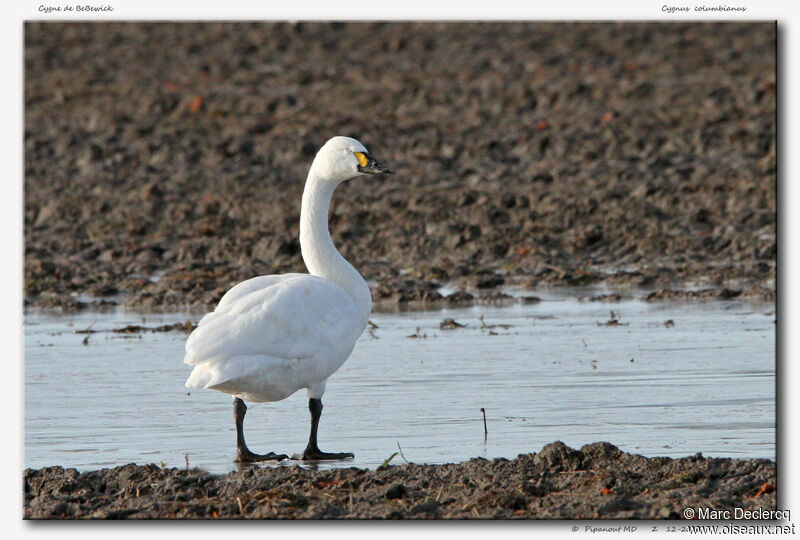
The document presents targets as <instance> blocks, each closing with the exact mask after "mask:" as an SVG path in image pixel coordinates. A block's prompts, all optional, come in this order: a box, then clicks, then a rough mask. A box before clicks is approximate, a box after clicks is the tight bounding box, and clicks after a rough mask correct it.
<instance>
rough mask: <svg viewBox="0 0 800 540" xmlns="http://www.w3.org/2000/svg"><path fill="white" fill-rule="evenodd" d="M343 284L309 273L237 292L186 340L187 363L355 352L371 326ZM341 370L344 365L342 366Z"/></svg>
mask: <svg viewBox="0 0 800 540" xmlns="http://www.w3.org/2000/svg"><path fill="white" fill-rule="evenodd" d="M362 320H363V316H362V315H361V314H360V313H358V309H357V308H356V306H355V304H354V302H353V301H352V299H351V298H350V297H349V296H348V295H347V293H346V292H345V291H344V290H343V289H342V288H341V287H339V286H338V285H336V284H334V283H331V282H329V281H326V280H324V279H321V278H318V277H316V276H311V275H309V274H286V275H279V276H261V277H258V278H254V279H250V280H247V281H244V282H242V283H240V284H239V285H236V286H235V287H233V288H232V289H231V290H230V291H228V293H226V294H225V296H224V297H223V298H222V300H221V301H220V303H219V305H218V306H217V309H216V310H215V311H213V312H211V313H209V314H208V315H206V316H205V317H203V318H202V319H201V320H200V323H199V324H198V327H197V328H196V329H195V330H194V332H192V334H191V335H190V336H189V339H188V340H187V341H186V356H185V358H184V362H185V363H186V364H189V365H192V366H197V365H200V364H203V363H206V362H211V361H214V363H215V364H218V363H219V362H220V361H224V360H225V359H233V358H241V357H247V356H269V357H270V358H272V359H273V361H280V360H281V359H283V360H286V361H296V360H298V359H304V358H311V357H314V356H317V355H321V356H324V355H329V356H334V357H338V356H341V355H342V354H346V356H345V357H344V358H342V359H341V361H344V360H345V359H346V357H347V356H349V354H350V352H351V351H352V348H353V346H354V345H355V341H356V340H357V339H358V337H359V336H360V335H361V332H362V331H363V330H364V326H365V325H366V321H364V322H363V323H362ZM337 367H338V366H337Z"/></svg>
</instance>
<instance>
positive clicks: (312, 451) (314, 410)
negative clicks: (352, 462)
mask: <svg viewBox="0 0 800 540" xmlns="http://www.w3.org/2000/svg"><path fill="white" fill-rule="evenodd" d="M308 410H309V411H311V435H310V436H309V438H308V446H307V447H306V451H305V452H303V459H305V460H317V459H346V458H352V457H353V454H351V453H350V452H333V453H331V452H323V451H322V450H320V449H319V447H318V446H317V428H318V427H319V417H320V416H322V400H321V399H316V398H311V399H309V400H308Z"/></svg>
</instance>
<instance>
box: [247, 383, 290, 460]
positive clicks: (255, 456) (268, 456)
mask: <svg viewBox="0 0 800 540" xmlns="http://www.w3.org/2000/svg"><path fill="white" fill-rule="evenodd" d="M245 413H247V405H245V404H244V401H242V400H241V399H240V398H238V397H237V398H233V419H234V420H235V421H236V461H237V462H239V463H250V462H253V461H281V460H284V459H289V456H287V455H286V454H276V453H274V452H269V453H267V454H254V453H253V452H251V451H250V449H249V448H247V444H246V443H245V442H244V415H245Z"/></svg>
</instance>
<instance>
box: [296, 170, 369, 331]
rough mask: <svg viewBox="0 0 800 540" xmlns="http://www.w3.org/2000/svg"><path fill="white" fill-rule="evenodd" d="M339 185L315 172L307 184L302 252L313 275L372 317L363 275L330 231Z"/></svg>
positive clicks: (309, 177)
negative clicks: (341, 289) (346, 255)
mask: <svg viewBox="0 0 800 540" xmlns="http://www.w3.org/2000/svg"><path fill="white" fill-rule="evenodd" d="M335 189H336V185H335V184H334V183H333V182H328V181H325V180H324V179H322V178H320V177H319V176H318V175H317V174H315V172H314V168H313V166H312V169H311V172H310V173H309V175H308V180H306V185H305V189H304V190H303V202H302V207H301V209H300V251H301V253H302V256H303V261H304V262H305V264H306V267H307V268H308V272H309V273H310V274H311V275H314V276H318V277H321V278H323V279H325V280H327V281H330V282H332V283H335V284H336V285H339V286H340V287H342V288H343V289H344V290H345V292H346V293H347V294H348V295H349V296H350V298H352V299H353V301H354V302H355V304H356V305H357V306H358V307H359V308H361V309H362V311H364V312H365V314H364V317H365V321H364V324H366V318H368V317H369V313H370V311H371V310H372V297H371V295H370V292H369V286H368V285H367V283H366V282H365V281H364V278H362V277H361V274H359V273H358V271H357V270H356V269H355V268H353V266H352V265H351V264H350V263H349V262H347V260H346V259H345V258H344V257H343V256H342V255H341V254H340V253H339V251H338V250H337V249H336V246H334V244H333V240H332V239H331V235H330V231H329V229H328V212H329V210H330V205H331V199H332V198H333V192H334V190H335Z"/></svg>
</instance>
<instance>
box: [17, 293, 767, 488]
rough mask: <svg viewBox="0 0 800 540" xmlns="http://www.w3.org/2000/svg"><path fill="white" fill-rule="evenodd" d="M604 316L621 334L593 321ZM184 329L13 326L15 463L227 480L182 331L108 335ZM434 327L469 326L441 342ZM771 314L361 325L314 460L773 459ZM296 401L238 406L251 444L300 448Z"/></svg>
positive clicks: (571, 308)
mask: <svg viewBox="0 0 800 540" xmlns="http://www.w3.org/2000/svg"><path fill="white" fill-rule="evenodd" d="M610 310H613V311H614V312H615V313H616V315H617V316H618V317H619V322H620V324H619V325H617V326H601V325H598V322H600V323H602V322H606V321H608V320H609V315H610V314H609V311H610ZM481 315H483V316H484V319H483V324H482V323H481V321H480V320H479V317H480V316H481ZM198 318H199V317H198V315H196V314H194V315H189V314H180V313H177V314H175V313H173V314H161V315H142V314H136V313H126V312H123V311H119V312H111V313H96V312H94V313H80V314H75V315H68V316H54V315H48V314H44V313H29V314H26V316H25V324H24V331H25V467H33V468H39V467H43V466H47V465H63V466H67V467H76V468H78V469H80V470H91V469H98V468H102V467H111V466H117V465H122V464H125V463H130V462H135V463H140V464H144V463H157V464H159V463H163V464H164V465H166V466H171V467H184V466H185V465H186V461H187V459H188V462H189V464H190V465H191V466H199V467H202V468H205V469H207V470H209V471H211V472H218V473H222V472H227V471H229V470H232V469H233V468H234V464H233V462H232V459H233V457H234V454H235V430H234V425H233V417H232V405H231V399H232V398H231V397H230V396H228V395H225V394H221V393H218V392H215V391H211V390H202V391H198V390H193V391H191V393H189V392H188V391H187V389H186V388H184V386H183V383H184V380H185V379H186V377H187V376H188V374H189V371H190V370H189V368H188V366H185V365H183V364H182V359H183V344H184V341H185V339H186V335H185V334H183V333H180V332H167V333H142V334H134V335H125V334H116V333H111V332H108V330H111V329H113V328H119V327H123V326H126V325H129V324H143V325H146V326H158V325H161V324H166V323H173V322H183V321H185V320H187V319H191V320H193V321H196V320H197V319H198ZM444 318H453V319H455V320H456V321H457V322H459V323H462V324H465V325H466V327H464V328H458V329H455V330H442V329H440V328H439V323H440V322H441V321H442V320H443V319H444ZM774 319H775V314H774V305H773V304H772V303H747V302H716V301H707V302H695V303H654V304H648V303H645V302H640V301H628V302H621V303H595V302H587V303H581V302H577V301H574V300H570V299H564V298H561V297H559V296H558V295H555V296H552V297H550V298H548V299H546V300H545V301H543V302H541V303H539V304H535V305H514V306H511V307H487V306H475V307H469V308H461V309H448V310H442V311H428V312H424V311H423V312H421V311H417V312H401V313H374V314H373V316H372V318H371V320H372V321H373V322H374V323H375V324H377V325H378V328H376V329H374V330H372V332H371V333H370V332H365V334H364V335H363V336H362V337H361V340H360V342H359V343H358V344H357V346H356V349H355V352H354V353H353V355H352V357H351V358H350V359H349V360H348V361H347V362H346V363H345V365H344V366H343V367H342V368H341V369H340V370H339V372H337V373H336V374H335V375H334V376H333V377H332V378H331V379H330V380H329V381H328V386H327V391H326V393H325V397H324V399H323V401H324V404H325V411H324V413H323V415H322V421H321V424H320V447H321V448H322V449H323V450H327V451H352V452H354V453H355V459H354V460H348V461H344V462H334V463H327V464H325V465H323V466H325V467H330V466H360V467H372V468H374V467H376V466H378V465H380V464H381V463H383V461H384V460H385V459H386V458H388V457H389V456H390V455H392V454H393V453H394V452H396V451H397V450H398V444H399V446H400V447H401V448H402V451H403V454H404V456H405V457H406V458H407V459H408V460H409V461H413V462H417V463H446V462H458V461H463V460H465V459H468V458H471V457H475V456H483V457H486V458H493V457H507V458H513V457H515V456H516V455H517V454H520V453H527V452H532V451H538V450H539V449H540V448H541V447H542V446H543V445H544V444H546V443H549V442H552V441H555V440H562V441H564V442H565V443H566V444H568V445H570V446H573V447H580V446H581V445H583V444H586V443H591V442H595V441H600V440H603V441H609V442H611V443H613V444H615V445H617V446H619V447H620V448H621V449H623V450H625V451H628V452H632V453H639V454H643V455H647V456H673V457H677V456H685V455H691V454H695V453H697V452H702V453H703V454H704V455H708V456H731V457H766V458H770V459H775V333H774V332H775V326H774ZM668 320H672V321H673V322H674V326H668V325H665V324H664V322H665V321H668ZM492 325H495V326H493V327H492ZM505 325H507V326H505ZM487 326H488V327H487ZM87 327H91V328H92V330H95V331H97V333H93V334H88V336H89V338H88V343H87V344H86V345H84V344H83V340H84V338H86V336H87V334H76V333H74V331H75V330H80V329H85V328H87ZM411 335H415V336H420V337H409V336H411ZM306 406H307V397H306V394H305V392H304V391H300V392H297V393H296V394H295V395H293V396H291V397H290V398H288V399H287V400H285V401H282V402H278V403H264V404H252V405H251V406H250V408H249V411H248V414H247V419H246V421H245V433H246V436H247V441H248V444H249V445H250V447H251V449H253V450H254V451H257V452H266V451H268V450H272V451H275V452H282V453H287V454H292V453H295V452H300V451H302V449H303V448H304V447H305V443H306V441H307V437H308V428H309V418H308V410H307V408H306ZM481 407H484V408H485V409H486V416H487V425H488V431H489V433H488V437H487V438H486V440H484V427H483V420H482V416H481V412H480V408H481ZM393 462H402V457H401V456H397V457H395V458H394V461H393Z"/></svg>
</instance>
